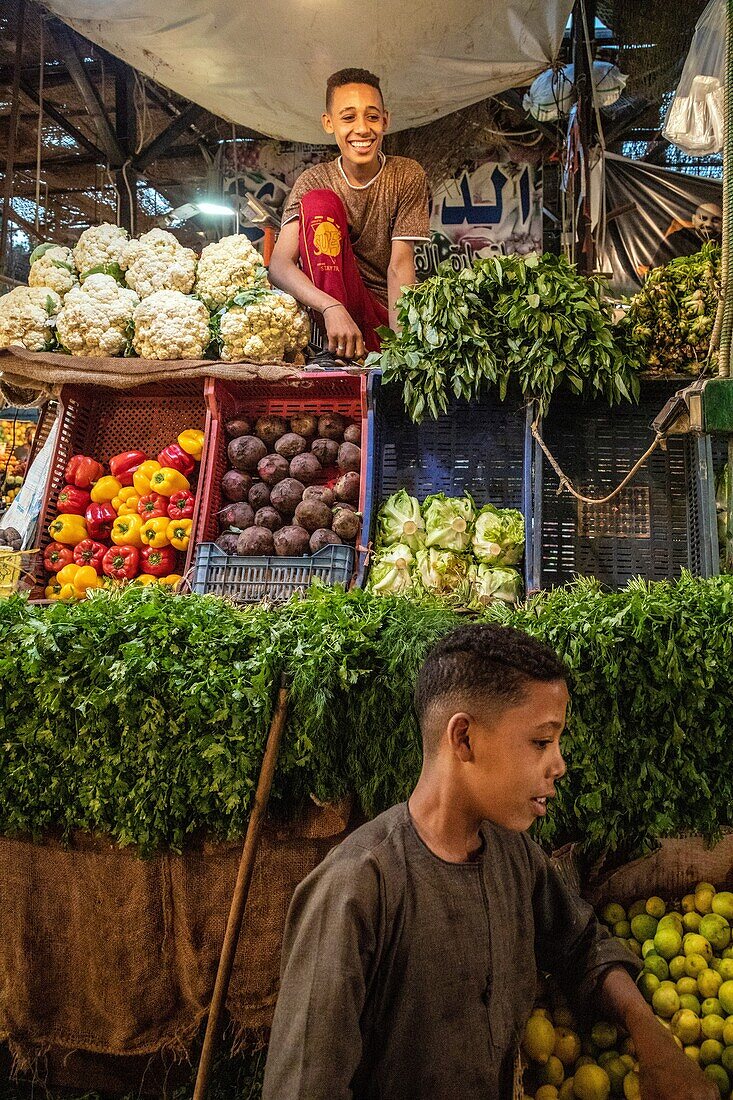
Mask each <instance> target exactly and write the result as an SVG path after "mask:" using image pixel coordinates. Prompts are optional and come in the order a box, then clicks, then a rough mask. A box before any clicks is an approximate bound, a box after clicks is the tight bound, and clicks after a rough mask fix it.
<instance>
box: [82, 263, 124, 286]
mask: <svg viewBox="0 0 733 1100" xmlns="http://www.w3.org/2000/svg"><path fill="white" fill-rule="evenodd" d="M90 275H111V276H112V278H113V279H116V280H117V282H118V283H119V284H120V286H125V285H126V284H125V273H124V271H123V270H122V268H121V267H120V265H119V264H118V263H112V264H95V266H94V267H90V268H89V270H88V271H83V272H82V273H81V275H80V276H79V282H80V283H83V282H84V281H85V280H86V279H88V278H89V276H90Z"/></svg>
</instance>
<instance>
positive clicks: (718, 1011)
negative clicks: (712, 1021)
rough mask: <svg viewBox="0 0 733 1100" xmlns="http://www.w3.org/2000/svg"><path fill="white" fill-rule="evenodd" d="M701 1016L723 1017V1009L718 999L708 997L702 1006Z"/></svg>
mask: <svg viewBox="0 0 733 1100" xmlns="http://www.w3.org/2000/svg"><path fill="white" fill-rule="evenodd" d="M700 1015H701V1016H721V1017H722V1015H723V1009H722V1007H721V1004H720V1001H719V1000H718V998H717V997H706V998H705V1000H704V1001H703V1002H702V1004H701V1005H700Z"/></svg>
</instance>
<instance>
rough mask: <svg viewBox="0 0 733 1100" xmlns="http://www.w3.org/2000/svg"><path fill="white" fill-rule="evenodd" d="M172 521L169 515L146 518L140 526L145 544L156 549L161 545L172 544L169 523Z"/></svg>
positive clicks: (141, 536) (141, 537)
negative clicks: (169, 538) (169, 536)
mask: <svg viewBox="0 0 733 1100" xmlns="http://www.w3.org/2000/svg"><path fill="white" fill-rule="evenodd" d="M170 522H171V521H170V520H169V519H168V517H167V516H160V517H159V518H158V519H146V520H145V523H144V524H143V525H142V527H141V528H140V539H141V541H142V543H143V545H144V546H152V547H153V548H154V549H155V550H158V549H160V547H161V546H170V542H169V540H168V524H169V523H170Z"/></svg>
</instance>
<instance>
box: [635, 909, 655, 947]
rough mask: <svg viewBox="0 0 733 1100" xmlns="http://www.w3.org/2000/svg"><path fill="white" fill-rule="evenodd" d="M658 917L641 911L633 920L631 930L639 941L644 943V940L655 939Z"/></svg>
mask: <svg viewBox="0 0 733 1100" xmlns="http://www.w3.org/2000/svg"><path fill="white" fill-rule="evenodd" d="M658 923H659V922H658V921H657V919H656V917H650V916H649V914H648V913H639V914H638V915H637V916H635V917H634V918H633V919H632V921H631V931H632V933H633V936H634V939H635V940H638V941H639V943H643V942H644V940H653V939H654V936H655V935H656V931H657V924H658Z"/></svg>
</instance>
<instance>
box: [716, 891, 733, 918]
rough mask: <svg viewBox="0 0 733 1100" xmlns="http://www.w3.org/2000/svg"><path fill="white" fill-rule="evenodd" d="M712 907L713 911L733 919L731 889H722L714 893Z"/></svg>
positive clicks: (732, 895)
mask: <svg viewBox="0 0 733 1100" xmlns="http://www.w3.org/2000/svg"><path fill="white" fill-rule="evenodd" d="M712 907H713V912H714V913H717V914H718V916H720V917H725V918H726V920H733V894H732V893H731V892H730V890H721V891H720V893H718V894H715V895H713V902H712Z"/></svg>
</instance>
